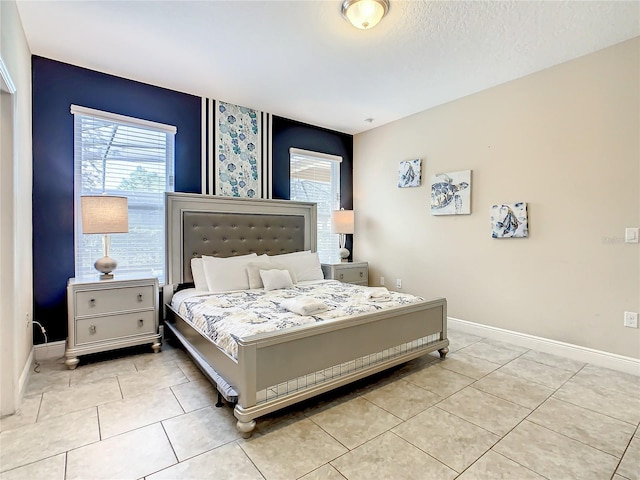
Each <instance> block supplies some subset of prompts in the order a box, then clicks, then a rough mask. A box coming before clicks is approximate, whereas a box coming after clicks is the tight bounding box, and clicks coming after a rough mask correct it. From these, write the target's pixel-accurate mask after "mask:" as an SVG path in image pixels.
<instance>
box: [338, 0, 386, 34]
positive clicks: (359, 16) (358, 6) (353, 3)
mask: <svg viewBox="0 0 640 480" xmlns="http://www.w3.org/2000/svg"><path fill="white" fill-rule="evenodd" d="M341 11H342V16H343V17H344V18H345V19H346V20H348V21H349V22H350V23H351V24H352V25H353V26H354V27H356V28H360V29H362V30H367V29H369V28H372V27H375V26H376V25H377V24H378V22H379V21H380V20H382V18H383V17H384V16H385V15H386V14H387V12H388V11H389V0H344V1H343V2H342V8H341Z"/></svg>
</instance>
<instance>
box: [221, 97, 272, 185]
mask: <svg viewBox="0 0 640 480" xmlns="http://www.w3.org/2000/svg"><path fill="white" fill-rule="evenodd" d="M217 107H218V111H217V116H218V124H217V127H218V128H217V142H218V152H217V153H218V157H217V170H218V171H217V174H218V179H217V182H218V184H217V186H216V194H217V195H221V196H224V197H248V198H260V197H261V185H262V184H261V178H260V135H261V132H260V121H259V112H257V111H256V110H252V109H250V108H245V107H239V106H237V105H233V104H231V103H225V102H217Z"/></svg>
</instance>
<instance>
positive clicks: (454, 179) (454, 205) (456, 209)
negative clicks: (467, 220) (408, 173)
mask: <svg viewBox="0 0 640 480" xmlns="http://www.w3.org/2000/svg"><path fill="white" fill-rule="evenodd" d="M470 213H471V170H463V171H460V172H450V173H438V174H436V175H433V176H432V177H431V214H432V215H468V214H470Z"/></svg>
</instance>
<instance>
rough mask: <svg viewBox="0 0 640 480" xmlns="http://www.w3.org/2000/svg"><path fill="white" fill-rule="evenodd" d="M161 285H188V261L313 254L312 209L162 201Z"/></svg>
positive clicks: (193, 198) (176, 198)
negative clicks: (163, 279)
mask: <svg viewBox="0 0 640 480" xmlns="http://www.w3.org/2000/svg"><path fill="white" fill-rule="evenodd" d="M165 218H166V221H165V227H166V279H167V280H166V283H167V284H174V285H175V284H181V283H188V282H192V281H193V277H192V275H191V259H192V258H194V257H200V256H202V255H210V256H215V257H231V256H235V255H245V254H247V253H253V252H255V253H257V254H258V255H261V254H263V253H266V254H269V255H277V254H280V253H290V252H297V251H301V250H313V251H315V250H316V231H317V214H316V205H315V204H314V203H306V202H292V201H288V200H254V199H246V198H230V197H217V196H211V195H197V194H186V193H167V194H166V196H165Z"/></svg>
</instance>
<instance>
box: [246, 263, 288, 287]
mask: <svg viewBox="0 0 640 480" xmlns="http://www.w3.org/2000/svg"><path fill="white" fill-rule="evenodd" d="M259 258H260V261H259V262H250V263H249V264H248V265H247V276H248V277H249V288H250V289H252V290H254V289H256V288H263V287H264V284H263V283H262V278H261V277H260V270H288V271H289V276H290V277H291V282H292V283H294V284H295V283H297V282H296V274H295V272H294V271H293V270H289V269H287V267H285V266H284V265H282V264H280V263H275V262H272V261H271V260H269V257H267V258H266V259H265V260H262V257H259Z"/></svg>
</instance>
